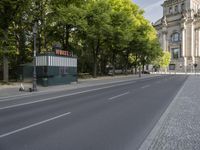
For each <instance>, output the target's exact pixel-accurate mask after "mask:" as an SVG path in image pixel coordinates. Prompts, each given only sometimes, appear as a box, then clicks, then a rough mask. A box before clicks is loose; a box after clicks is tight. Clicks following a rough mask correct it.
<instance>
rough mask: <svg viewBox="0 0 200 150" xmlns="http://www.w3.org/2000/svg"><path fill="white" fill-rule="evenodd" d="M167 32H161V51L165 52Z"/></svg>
mask: <svg viewBox="0 0 200 150" xmlns="http://www.w3.org/2000/svg"><path fill="white" fill-rule="evenodd" d="M166 37H167V32H166V31H163V32H162V41H163V51H166V50H167V38H166Z"/></svg>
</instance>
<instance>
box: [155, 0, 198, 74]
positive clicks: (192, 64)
mask: <svg viewBox="0 0 200 150" xmlns="http://www.w3.org/2000/svg"><path fill="white" fill-rule="evenodd" d="M162 7H163V17H162V18H161V19H160V20H158V21H157V22H156V23H155V24H154V27H155V28H156V30H157V33H158V38H159V41H160V44H161V47H162V48H163V50H164V51H169V52H170V53H171V64H170V66H172V68H171V70H173V69H174V70H175V71H177V72H178V71H180V72H194V71H200V0H165V1H164V3H163V4H162Z"/></svg>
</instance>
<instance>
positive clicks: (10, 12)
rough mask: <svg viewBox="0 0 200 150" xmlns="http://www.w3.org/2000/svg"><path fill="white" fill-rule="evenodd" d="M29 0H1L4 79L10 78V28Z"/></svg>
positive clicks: (0, 18)
mask: <svg viewBox="0 0 200 150" xmlns="http://www.w3.org/2000/svg"><path fill="white" fill-rule="evenodd" d="M27 3H28V1H27V0H15V1H13V0H1V1H0V16H1V17H0V29H1V40H2V41H3V42H2V45H1V49H2V50H1V51H2V55H3V80H4V81H5V82H8V80H9V60H8V56H9V45H10V42H9V30H10V26H11V25H12V23H13V21H14V20H15V19H16V16H17V15H18V14H19V13H20V12H21V11H22V9H23V8H24V7H26V5H27Z"/></svg>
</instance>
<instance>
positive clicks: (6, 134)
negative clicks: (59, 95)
mask: <svg viewBox="0 0 200 150" xmlns="http://www.w3.org/2000/svg"><path fill="white" fill-rule="evenodd" d="M70 114H71V112H68V113H64V114H62V115H59V116H56V117H53V118H49V119H47V120H44V121H41V122H37V123H34V124H31V125H29V126H26V127H23V128H20V129H17V130H13V131H10V132H8V133H4V134H1V135H0V138H4V137H6V136H9V135H13V134H15V133H18V132H21V131H24V130H27V129H30V128H32V127H35V126H39V125H41V124H44V123H47V122H50V121H53V120H56V119H59V118H61V117H64V116H67V115H70Z"/></svg>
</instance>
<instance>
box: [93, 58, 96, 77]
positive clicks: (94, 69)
mask: <svg viewBox="0 0 200 150" xmlns="http://www.w3.org/2000/svg"><path fill="white" fill-rule="evenodd" d="M93 59H94V64H93V78H96V77H97V59H96V55H94V58H93Z"/></svg>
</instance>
